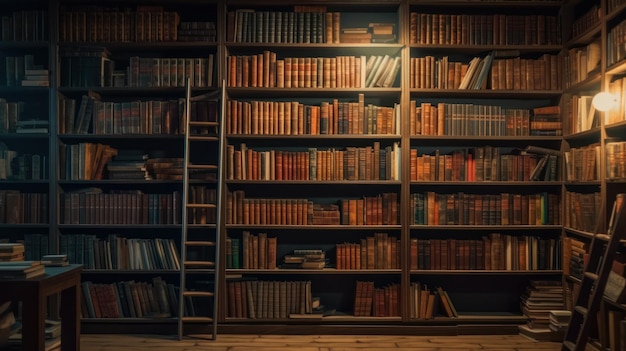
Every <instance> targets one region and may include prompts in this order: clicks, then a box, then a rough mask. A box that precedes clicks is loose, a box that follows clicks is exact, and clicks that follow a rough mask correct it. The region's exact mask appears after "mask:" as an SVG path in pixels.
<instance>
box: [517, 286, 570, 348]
mask: <svg viewBox="0 0 626 351" xmlns="http://www.w3.org/2000/svg"><path fill="white" fill-rule="evenodd" d="M564 296H565V295H564V290H563V283H562V282H561V281H560V280H531V281H530V285H529V286H527V287H526V291H525V292H524V294H523V295H522V302H521V310H522V313H523V314H524V316H526V317H527V318H528V321H527V323H526V325H520V326H519V332H520V334H521V335H524V336H527V337H529V338H531V339H534V340H539V341H562V340H563V337H564V332H563V331H554V330H552V329H551V328H550V314H551V312H552V311H556V310H563V309H564V307H565V301H564Z"/></svg>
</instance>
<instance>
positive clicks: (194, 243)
mask: <svg viewBox="0 0 626 351" xmlns="http://www.w3.org/2000/svg"><path fill="white" fill-rule="evenodd" d="M185 246H215V241H186V242H185Z"/></svg>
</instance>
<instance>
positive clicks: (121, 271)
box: [83, 269, 180, 276]
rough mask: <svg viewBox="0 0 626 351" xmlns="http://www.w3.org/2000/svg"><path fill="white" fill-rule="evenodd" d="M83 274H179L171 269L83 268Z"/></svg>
mask: <svg viewBox="0 0 626 351" xmlns="http://www.w3.org/2000/svg"><path fill="white" fill-rule="evenodd" d="M83 274H85V275H113V276H116V275H120V276H124V275H133V276H134V275H165V274H167V275H174V274H180V272H179V271H178V270H173V269H132V270H131V269H84V270H83Z"/></svg>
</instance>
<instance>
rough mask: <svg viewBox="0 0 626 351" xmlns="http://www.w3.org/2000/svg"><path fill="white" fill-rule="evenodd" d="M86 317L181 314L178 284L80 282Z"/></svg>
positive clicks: (161, 316) (83, 309)
mask: <svg viewBox="0 0 626 351" xmlns="http://www.w3.org/2000/svg"><path fill="white" fill-rule="evenodd" d="M81 290H82V294H81V296H82V298H81V307H82V308H81V316H82V317H83V318H123V317H127V318H167V317H173V316H177V315H178V287H175V286H174V285H173V284H169V283H166V282H165V281H164V280H162V279H161V277H155V278H153V279H152V282H151V283H149V282H140V281H137V282H136V281H134V280H131V281H119V282H115V283H110V284H105V283H93V282H91V281H84V282H82V283H81Z"/></svg>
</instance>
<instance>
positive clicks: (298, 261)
mask: <svg viewBox="0 0 626 351" xmlns="http://www.w3.org/2000/svg"><path fill="white" fill-rule="evenodd" d="M324 267H326V253H325V252H324V250H317V249H313V250H293V253H292V254H290V255H286V256H285V257H284V259H283V264H282V265H281V267H280V268H283V269H290V268H302V269H323V268H324Z"/></svg>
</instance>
